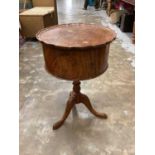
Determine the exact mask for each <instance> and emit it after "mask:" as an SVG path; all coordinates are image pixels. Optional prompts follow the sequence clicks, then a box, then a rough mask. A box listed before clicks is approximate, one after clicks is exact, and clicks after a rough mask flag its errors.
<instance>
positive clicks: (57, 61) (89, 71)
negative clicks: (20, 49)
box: [43, 43, 109, 80]
mask: <svg viewBox="0 0 155 155" xmlns="http://www.w3.org/2000/svg"><path fill="white" fill-rule="evenodd" d="M43 51H44V58H45V65H46V69H47V71H48V72H49V73H51V74H53V75H54V76H56V77H59V78H62V79H66V80H86V79H91V78H94V77H96V76H98V75H100V74H102V73H103V72H104V71H106V69H107V67H108V54H109V44H105V45H104V46H102V47H96V48H87V49H59V48H56V47H53V46H51V45H47V44H45V43H43Z"/></svg>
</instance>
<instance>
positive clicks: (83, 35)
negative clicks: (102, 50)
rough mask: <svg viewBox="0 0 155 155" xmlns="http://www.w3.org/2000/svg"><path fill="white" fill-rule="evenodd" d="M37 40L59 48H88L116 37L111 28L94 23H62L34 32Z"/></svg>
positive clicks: (108, 41)
mask: <svg viewBox="0 0 155 155" xmlns="http://www.w3.org/2000/svg"><path fill="white" fill-rule="evenodd" d="M36 37H37V39H38V40H39V41H41V42H43V43H45V44H49V45H53V46H55V47H59V48H90V47H98V46H101V45H104V44H106V43H110V42H111V41H113V40H114V39H115V37H116V34H115V32H114V31H112V30H111V29H109V28H107V27H104V26H100V25H94V24H81V23H80V24H79V23H77V24H62V25H56V26H51V27H48V28H45V29H43V30H41V31H39V32H38V33H37V34H36Z"/></svg>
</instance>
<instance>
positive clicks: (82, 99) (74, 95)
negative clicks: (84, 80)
mask: <svg viewBox="0 0 155 155" xmlns="http://www.w3.org/2000/svg"><path fill="white" fill-rule="evenodd" d="M79 103H83V104H84V105H85V106H86V107H87V108H88V109H89V111H90V112H91V113H92V114H94V115H95V116H96V117H99V118H104V119H106V118H107V115H106V114H105V113H99V112H97V111H96V110H95V109H94V108H93V107H92V105H91V103H90V100H89V98H88V97H87V96H86V95H85V94H82V93H81V92H80V81H74V82H73V91H72V92H71V93H70V96H69V99H68V101H67V105H66V109H65V112H64V114H63V116H62V118H61V119H60V120H59V121H58V122H56V123H55V124H54V125H53V129H54V130H56V129H58V128H60V127H61V126H62V125H63V123H64V122H65V120H66V119H67V117H68V115H69V113H70V111H71V110H72V108H73V107H74V106H75V104H79Z"/></svg>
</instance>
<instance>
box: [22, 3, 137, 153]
mask: <svg viewBox="0 0 155 155" xmlns="http://www.w3.org/2000/svg"><path fill="white" fill-rule="evenodd" d="M82 7H83V0H78V1H77V0H58V14H59V23H71V22H72V23H75V22H84V23H96V24H102V25H108V26H109V27H111V28H114V29H115V31H117V33H118V38H117V39H116V40H115V41H114V42H113V43H112V44H111V47H110V56H109V68H108V70H107V71H106V73H105V74H102V75H101V76H99V77H97V78H95V79H92V80H88V81H83V82H82V84H81V87H82V92H83V93H86V94H87V95H88V96H89V97H90V100H91V102H92V104H93V106H94V107H95V109H96V110H98V111H100V112H106V113H107V114H108V119H107V120H102V119H98V118H96V117H94V116H93V115H92V114H90V112H89V111H88V110H87V109H86V108H85V107H84V106H83V105H82V104H79V105H78V106H77V110H78V115H77V116H76V115H74V113H73V115H72V114H70V115H69V117H68V119H67V121H66V122H65V124H64V126H62V127H61V128H60V129H58V130H56V131H53V130H52V124H53V123H54V122H56V121H57V120H59V118H61V116H62V114H63V112H64V109H65V102H66V100H67V98H68V95H69V91H70V90H71V89H72V83H71V82H70V81H64V80H59V79H56V78H54V77H53V76H51V75H49V74H48V73H47V72H46V71H45V69H44V59H43V54H42V47H41V44H40V43H38V42H30V41H29V42H26V43H25V44H24V45H23V46H22V47H20V116H19V122H20V133H19V134H20V150H19V151H20V155H134V152H135V151H134V87H135V86H134V67H133V61H134V54H133V45H132V44H131V42H130V41H129V38H128V36H127V35H126V34H123V33H121V32H119V30H118V29H117V30H116V28H115V26H113V25H111V24H110V22H109V19H108V17H107V16H106V13H105V11H103V10H101V11H97V12H96V11H94V8H93V7H89V8H88V10H87V11H84V10H82ZM122 36H123V37H122ZM124 45H125V46H124Z"/></svg>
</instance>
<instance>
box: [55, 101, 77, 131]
mask: <svg viewBox="0 0 155 155" xmlns="http://www.w3.org/2000/svg"><path fill="white" fill-rule="evenodd" d="M74 104H75V102H74V100H73V99H69V100H68V101H67V105H66V109H65V112H64V114H63V117H62V118H61V120H60V121H58V122H56V123H55V124H54V125H53V130H56V129H58V128H60V127H61V126H62V125H63V124H64V122H65V120H66V119H67V117H68V115H69V113H70V111H71V109H72V108H73V106H74Z"/></svg>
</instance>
